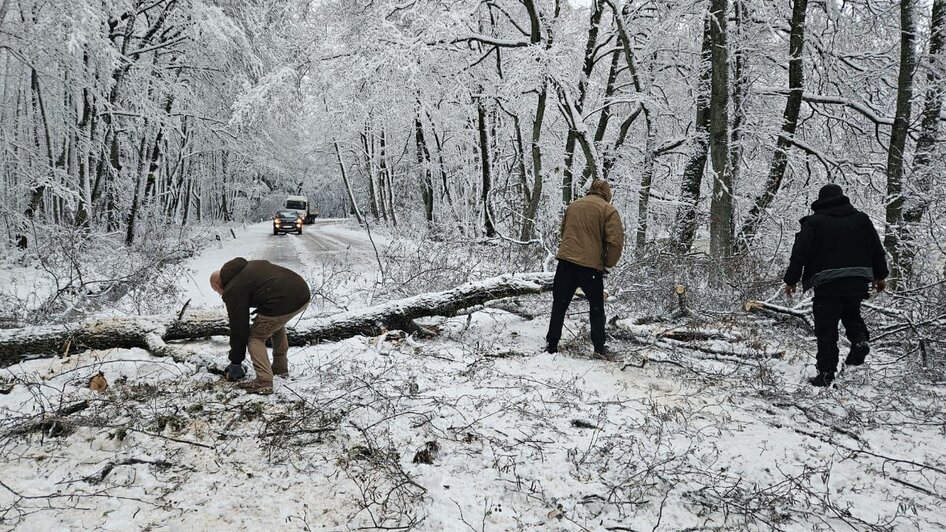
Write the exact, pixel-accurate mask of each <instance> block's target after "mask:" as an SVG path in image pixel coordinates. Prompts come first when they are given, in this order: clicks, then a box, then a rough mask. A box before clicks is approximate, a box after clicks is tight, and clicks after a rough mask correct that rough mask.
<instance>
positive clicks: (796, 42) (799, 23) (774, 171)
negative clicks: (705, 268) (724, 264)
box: [739, 0, 808, 247]
mask: <svg viewBox="0 0 946 532" xmlns="http://www.w3.org/2000/svg"><path fill="white" fill-rule="evenodd" d="M807 9H808V0H794V4H793V5H792V23H791V33H790V37H789V48H788V55H789V60H788V99H787V100H786V101H785V112H784V113H783V114H782V131H781V133H779V136H778V140H777V141H776V143H775V153H774V154H773V155H772V164H771V166H769V175H768V177H767V178H766V180H765V186H764V188H763V189H762V193H761V194H760V195H759V196H758V197H757V198H756V200H755V202H754V203H753V205H752V209H751V210H750V211H749V217H748V219H746V223H745V224H744V225H743V226H742V231H741V232H740V235H739V246H740V247H743V246H748V245H749V244H750V243H751V242H752V239H753V238H755V235H756V232H758V230H759V225H760V224H761V223H762V220H763V219H764V218H765V215H766V210H767V209H768V208H769V205H771V204H772V200H773V199H775V195H776V194H778V191H779V189H780V188H781V186H782V179H783V178H784V177H785V169H786V168H787V167H788V152H789V150H790V149H791V147H792V140H793V139H794V137H795V130H796V129H797V127H798V113H799V111H800V110H801V101H802V95H803V92H804V83H805V69H804V60H803V57H802V53H803V51H804V47H805V15H806V13H807Z"/></svg>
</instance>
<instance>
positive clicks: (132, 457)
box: [0, 222, 946, 531]
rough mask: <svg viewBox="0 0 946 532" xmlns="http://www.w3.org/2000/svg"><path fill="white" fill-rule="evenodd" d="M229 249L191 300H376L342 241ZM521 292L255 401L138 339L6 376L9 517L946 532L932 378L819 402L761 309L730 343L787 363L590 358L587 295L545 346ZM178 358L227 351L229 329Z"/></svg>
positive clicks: (347, 349) (192, 285) (240, 242)
mask: <svg viewBox="0 0 946 532" xmlns="http://www.w3.org/2000/svg"><path fill="white" fill-rule="evenodd" d="M309 235H313V237H312V238H311V239H308V240H307V238H309ZM237 237H238V238H237V239H232V238H231V239H230V240H229V241H227V240H226V239H224V240H223V241H221V245H220V247H217V246H216V245H212V246H210V247H209V248H208V249H207V250H206V251H205V252H204V253H202V254H201V255H200V257H198V258H195V259H193V260H192V262H191V263H189V264H188V265H187V267H188V270H189V271H190V272H191V274H190V275H188V276H184V277H183V278H182V279H181V287H182V292H183V295H182V297H186V298H189V299H191V300H192V303H191V304H192V305H194V306H197V307H213V306H214V305H219V298H216V295H215V294H213V292H211V291H210V290H209V289H208V288H206V287H205V284H206V278H207V277H208V276H209V274H210V272H211V271H212V270H213V269H215V268H217V267H219V265H221V264H222V263H223V262H224V261H226V260H228V259H229V258H231V257H233V256H236V255H242V256H244V257H247V258H254V257H262V258H269V259H271V260H275V261H278V262H280V261H281V262H284V263H285V264H287V265H290V266H294V267H296V268H298V269H301V270H302V271H303V272H304V274H305V275H306V277H307V279H308V280H309V281H310V283H311V284H312V286H313V287H315V288H316V289H317V291H318V290H321V292H320V293H321V294H322V295H323V297H321V298H320V299H319V300H318V301H319V304H318V305H316V306H317V309H316V312H317V313H325V312H332V311H333V309H341V308H357V307H359V306H362V305H364V304H367V303H369V302H372V300H373V295H372V287H371V285H372V282H373V280H374V277H373V276H374V275H376V273H377V272H376V270H375V269H374V264H375V259H374V255H373V249H372V247H371V245H370V243H369V242H368V241H367V238H366V236H365V235H363V234H361V233H360V232H358V230H357V229H354V228H352V227H350V226H344V225H342V224H339V223H333V222H325V223H322V224H320V225H317V226H314V227H312V228H311V230H308V231H306V234H304V235H302V237H297V236H292V235H290V236H279V237H276V236H272V235H271V234H270V233H269V228H268V226H267V225H266V224H261V225H258V226H257V225H254V226H249V227H247V228H246V230H245V232H241V231H240V230H237ZM522 303H523V308H525V309H527V310H528V312H520V313H516V314H513V313H510V312H507V311H504V310H498V309H486V310H482V311H478V312H475V313H473V314H471V315H468V316H460V317H456V318H449V319H448V318H439V319H431V320H429V321H427V322H425V324H426V325H428V326H429V327H431V328H433V329H435V330H437V331H438V335H437V337H435V338H433V339H426V340H421V339H416V338H413V337H409V336H408V337H404V336H403V335H397V334H389V335H386V336H383V337H376V338H364V337H357V338H351V339H348V340H345V341H341V342H335V343H324V344H319V345H313V346H307V347H302V348H293V349H292V350H291V351H290V363H291V376H290V378H289V379H286V380H277V382H276V390H275V392H276V393H275V394H274V395H272V396H268V397H259V396H247V395H244V394H243V393H241V392H239V391H237V390H235V389H233V388H232V387H231V386H230V385H229V384H227V383H223V382H220V380H219V377H218V376H217V375H213V374H211V373H208V372H207V371H206V369H205V368H204V366H203V365H202V364H198V363H175V362H173V361H170V360H167V359H160V358H154V357H151V356H150V355H149V354H148V353H146V352H144V351H140V350H117V349H116V350H109V351H96V352H85V353H81V354H79V355H73V356H71V357H69V358H66V359H42V360H32V361H28V362H23V363H21V364H19V365H16V366H12V367H8V368H3V369H0V393H2V395H0V483H2V484H0V528H20V529H23V530H67V529H93V528H100V529H108V530H132V529H170V530H224V529H226V530H232V529H246V530H259V529H266V528H269V529H274V528H278V529H286V530H314V529H320V530H349V529H369V530H370V529H378V530H392V529H405V528H408V527H411V526H413V527H415V528H416V529H417V530H432V531H433V530H458V531H459V530H471V529H472V530H705V529H759V530H769V529H779V530H888V529H896V530H924V531H925V530H938V529H944V528H946V510H944V509H943V506H944V504H943V503H944V498H946V456H944V454H946V451H944V438H946V435H944V433H946V416H944V413H943V412H944V410H943V404H944V401H943V399H944V395H946V393H944V391H946V390H944V388H943V386H942V385H938V386H936V385H933V384H920V383H917V380H916V379H914V378H913V377H912V376H911V375H910V374H909V371H910V366H909V365H907V364H905V363H903V361H902V360H898V359H897V357H896V356H895V355H894V354H893V353H887V352H884V351H883V350H882V349H881V350H879V352H877V353H875V354H874V355H872V357H871V358H870V359H869V362H868V364H867V365H866V366H864V367H862V368H858V369H857V370H855V371H852V372H849V373H847V374H846V375H844V376H843V377H842V378H841V379H840V380H839V384H838V385H837V386H836V387H835V388H832V389H829V390H814V389H811V388H810V387H808V386H807V385H803V384H802V383H803V381H804V377H805V375H806V372H807V371H809V370H810V362H811V360H810V357H809V355H808V354H807V351H808V349H810V348H811V346H812V344H811V341H810V340H809V339H807V338H804V337H799V336H797V335H786V334H783V333H780V332H778V331H777V329H776V327H775V326H774V323H767V322H763V321H756V322H754V323H753V324H752V325H751V326H741V325H733V324H730V325H728V326H727V327H728V328H729V329H728V331H729V332H727V333H726V334H734V335H740V336H742V337H753V338H757V341H756V342H757V343H756V344H755V345H752V346H751V347H753V348H754V349H756V350H758V351H764V352H767V353H782V352H784V356H778V357H773V358H768V359H764V360H763V359H757V358H748V359H743V358H738V357H734V356H725V355H714V354H710V353H707V352H700V351H694V350H687V349H685V348H683V347H681V348H679V349H669V348H668V347H667V344H666V343H659V342H657V341H656V337H655V338H654V342H653V345H651V346H648V345H645V344H646V336H647V334H648V332H647V330H644V329H640V330H635V331H634V334H635V335H636V336H637V337H638V339H637V340H636V341H633V342H632V341H630V340H623V341H622V340H620V339H614V340H612V341H611V344H610V345H611V346H612V348H614V350H615V351H616V352H617V353H618V354H619V357H620V359H621V360H620V361H619V362H605V361H598V360H591V359H589V358H588V357H587V354H588V352H589V351H590V346H588V344H587V340H586V338H587V329H586V325H585V323H586V320H585V317H584V313H585V312H586V309H587V307H586V306H584V305H583V303H581V302H576V305H575V308H574V309H573V316H572V318H573V319H572V320H570V321H569V323H568V334H569V337H568V339H567V341H566V342H564V343H563V352H562V353H560V354H557V355H549V354H545V353H541V346H542V337H543V335H544V332H545V326H546V319H547V313H548V309H549V302H548V297H547V296H537V297H530V298H524V299H523V300H522ZM530 315H534V316H535V317H534V318H532V317H531V316H530ZM642 336H643V337H644V341H641V337H642ZM721 336H725V335H722V334H721ZM625 338H626V337H625ZM190 348H191V349H193V350H195V351H197V352H199V353H201V354H202V357H201V358H202V359H203V358H207V357H210V358H213V357H220V359H221V361H222V360H223V359H224V358H225V353H226V350H227V343H226V338H212V339H209V340H206V341H202V342H197V343H193V344H191V345H190ZM99 372H101V373H102V375H103V376H104V378H105V379H106V381H107V382H108V387H107V389H106V390H105V391H104V392H101V393H99V392H95V391H92V390H90V389H89V380H90V378H92V377H93V376H95V375H97V374H98V373H99ZM11 385H12V386H11ZM63 408H66V409H67V410H66V411H64V412H62V413H61V415H58V416H56V415H52V416H50V415H49V414H50V413H55V412H56V411H58V410H60V409H63ZM67 412H70V413H67ZM43 413H46V414H47V416H46V417H43V416H42V414H43Z"/></svg>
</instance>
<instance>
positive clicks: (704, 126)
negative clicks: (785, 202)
mask: <svg viewBox="0 0 946 532" xmlns="http://www.w3.org/2000/svg"><path fill="white" fill-rule="evenodd" d="M710 24H711V22H710V19H709V17H706V18H704V19H703V46H702V49H701V52H700V64H699V72H700V78H699V83H698V85H697V89H696V90H697V93H696V118H695V119H694V120H693V129H694V132H693V146H692V147H691V148H690V150H691V151H690V156H689V157H688V158H687V161H686V164H684V166H683V182H682V183H681V185H680V207H679V208H678V209H677V215H676V219H675V220H674V234H675V235H676V239H675V241H674V250H675V251H676V252H677V253H687V252H689V251H690V247H691V246H693V238H694V237H695V235H696V226H697V223H696V211H697V206H698V205H699V203H700V189H701V188H702V186H703V171H704V168H705V167H706V157H707V150H708V149H709V136H708V135H707V131H708V130H709V124H710V113H709V101H710V96H709V94H710V84H711V77H712V72H713V69H712V62H711V59H712V54H713V38H712V30H711V28H710Z"/></svg>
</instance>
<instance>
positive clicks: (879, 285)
mask: <svg viewBox="0 0 946 532" xmlns="http://www.w3.org/2000/svg"><path fill="white" fill-rule="evenodd" d="M871 284H873V285H874V290H875V291H876V292H877V293H880V292H883V291H884V290H886V289H887V281H886V280H884V279H874V282H873V283H871Z"/></svg>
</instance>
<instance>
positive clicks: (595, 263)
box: [556, 179, 624, 270]
mask: <svg viewBox="0 0 946 532" xmlns="http://www.w3.org/2000/svg"><path fill="white" fill-rule="evenodd" d="M622 251H624V226H623V225H621V216H620V215H619V214H618V211H617V209H615V208H614V207H613V206H612V205H611V187H610V186H609V185H608V182H607V181H604V180H601V179H599V180H596V181H594V182H592V183H591V190H589V191H588V194H587V195H586V196H585V197H583V198H581V199H579V200H576V201H575V202H574V203H572V204H571V205H569V206H568V208H567V209H565V217H564V218H563V219H562V243H561V245H560V246H559V248H558V255H557V256H556V258H557V259H559V260H567V261H568V262H573V263H575V264H578V265H580V266H586V267H588V268H594V269H596V270H603V269H605V268H613V267H614V265H615V264H617V263H618V259H620V258H621V252H622Z"/></svg>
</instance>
